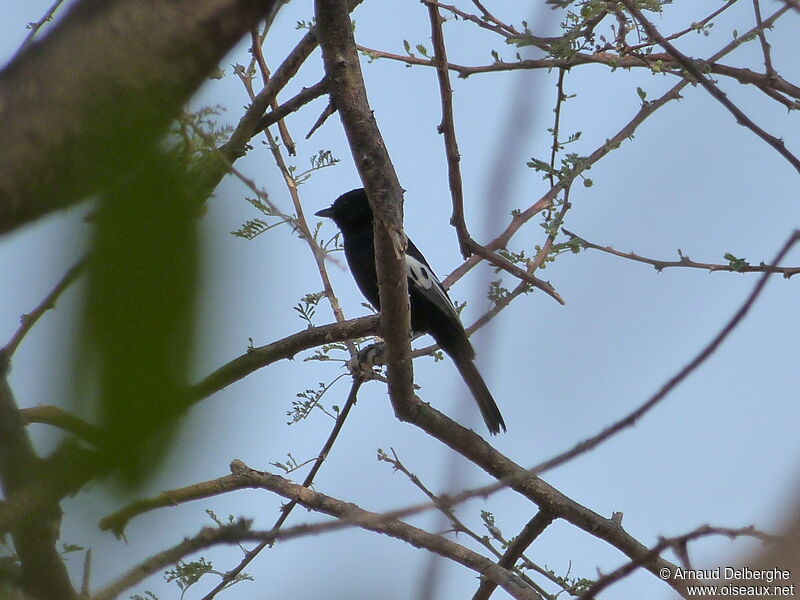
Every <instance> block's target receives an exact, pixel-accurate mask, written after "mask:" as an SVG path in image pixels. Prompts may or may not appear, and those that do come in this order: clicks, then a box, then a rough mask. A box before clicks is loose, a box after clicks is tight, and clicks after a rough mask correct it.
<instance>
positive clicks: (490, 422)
mask: <svg viewBox="0 0 800 600" xmlns="http://www.w3.org/2000/svg"><path fill="white" fill-rule="evenodd" d="M452 358H453V362H454V363H455V364H456V368H457V369H458V372H459V373H461V377H462V378H463V379H464V381H465V382H466V384H467V386H468V387H469V390H470V391H471V392H472V395H473V396H474V397H475V402H477V403H478V408H479V409H480V411H481V415H482V416H483V420H484V421H485V422H486V427H488V428H489V433H491V434H492V435H497V434H498V433H500V429H501V428H502V430H503V431H505V430H506V424H505V421H503V415H501V414H500V409H499V408H498V407H497V403H496V402H495V401H494V398H493V397H492V393H491V392H490V391H489V388H488V387H486V383H484V381H483V377H481V374H480V373H479V372H478V368H477V367H476V366H475V363H474V362H473V361H472V359H471V358H468V357H465V356H463V355H458V354H453V355H452Z"/></svg>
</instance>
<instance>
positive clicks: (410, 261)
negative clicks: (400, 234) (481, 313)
mask: <svg viewBox="0 0 800 600" xmlns="http://www.w3.org/2000/svg"><path fill="white" fill-rule="evenodd" d="M409 250H411V245H410V244H409ZM415 250H416V248H415ZM416 254H419V251H418V250H417V252H416ZM420 256H422V255H421V254H420ZM406 273H407V274H408V279H409V280H410V283H411V285H413V286H414V287H415V288H416V289H417V290H418V291H419V292H420V293H421V294H422V295H423V296H424V297H425V298H426V299H427V300H429V301H430V302H431V303H432V304H434V305H435V306H436V307H437V308H439V309H440V310H441V311H442V312H443V313H444V314H446V315H448V316H450V317H454V318H455V319H456V321H458V313H457V312H456V309H455V307H454V306H453V302H452V301H451V300H450V297H449V296H448V295H447V292H446V291H445V289H444V287H442V284H441V282H440V281H439V280H438V279H437V278H436V274H435V273H434V272H433V271H432V270H431V268H430V267H429V266H428V265H427V263H426V262H425V261H424V259H422V260H420V259H419V258H417V257H415V256H412V254H411V253H410V252H409V253H407V254H406Z"/></svg>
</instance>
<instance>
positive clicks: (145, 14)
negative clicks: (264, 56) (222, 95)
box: [0, 0, 277, 233]
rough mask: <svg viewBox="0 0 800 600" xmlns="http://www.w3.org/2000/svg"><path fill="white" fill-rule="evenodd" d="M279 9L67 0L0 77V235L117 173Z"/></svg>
mask: <svg viewBox="0 0 800 600" xmlns="http://www.w3.org/2000/svg"><path fill="white" fill-rule="evenodd" d="M276 6H277V5H276V2H275V1H274V0H267V1H262V0H209V1H208V2H203V3H197V2H195V1H194V0H176V1H175V2H170V3H164V2H161V1H160V0H141V1H140V2H122V1H116V0H115V1H109V2H96V1H94V0H82V1H81V2H78V3H77V4H75V5H74V6H73V7H72V8H71V10H70V11H69V12H68V13H67V14H66V15H65V16H64V17H63V18H62V19H61V20H60V21H59V22H58V23H57V24H56V25H55V26H54V27H53V28H52V29H51V30H50V31H49V32H48V35H47V36H45V37H44V38H43V39H42V40H40V41H38V42H37V43H34V44H32V45H31V46H29V47H28V48H26V49H25V50H23V51H22V52H21V53H20V54H19V55H18V56H17V57H15V59H14V61H13V62H12V63H11V64H10V65H8V66H7V67H6V68H5V69H4V70H3V71H2V72H0V97H2V98H3V102H2V107H1V108H0V118H1V119H2V122H3V123H4V131H3V140H4V143H3V144H2V145H0V233H3V232H7V231H11V230H12V229H15V228H17V227H19V226H20V225H23V224H25V223H28V222H30V221H32V220H34V219H37V218H38V217H41V216H42V215H45V214H47V213H49V212H52V211H53V210H56V209H59V208H63V207H66V206H69V205H71V204H74V203H76V202H78V201H80V200H82V199H83V198H85V197H86V196H89V195H91V194H93V193H97V192H99V191H102V190H103V189H106V188H107V187H108V186H110V185H112V184H114V183H115V182H118V181H122V180H124V179H125V178H126V177H127V176H128V174H129V173H130V172H131V170H132V169H135V168H137V166H138V165H139V164H140V157H141V156H142V153H143V152H146V151H147V150H149V149H150V148H152V147H153V145H154V144H155V142H156V140H157V139H158V137H159V136H160V135H161V134H162V133H163V131H164V130H165V128H166V127H167V125H168V123H169V121H170V120H171V119H173V118H174V117H175V115H176V114H178V112H179V110H180V108H181V107H182V106H183V105H184V104H185V103H186V101H187V100H188V99H189V97H190V96H191V95H192V94H193V93H194V92H195V90H196V89H197V88H198V87H199V86H200V84H201V83H202V82H203V80H204V79H205V77H206V76H207V75H208V73H209V72H210V71H211V70H212V69H213V68H214V67H215V66H216V65H217V63H218V62H219V61H220V59H221V58H222V57H223V56H224V55H225V54H226V53H227V52H228V50H230V49H231V48H232V47H233V45H234V44H235V43H236V42H237V41H238V40H239V39H240V38H241V37H242V36H243V35H244V34H245V33H247V31H248V30H249V29H250V28H252V27H253V26H254V25H255V24H256V23H257V22H258V20H259V19H261V18H263V17H265V16H266V15H267V14H268V13H269V12H270V11H271V10H273V9H274V8H275V7H276ZM109 23H114V24H115V25H114V26H113V27H109V25H108V24H109ZM98 55H101V56H103V60H101V61H98V60H96V57H97V56H98ZM176 56H180V57H181V59H180V60H176V59H175V57H176ZM75 65H80V66H81V68H79V69H76V68H75Z"/></svg>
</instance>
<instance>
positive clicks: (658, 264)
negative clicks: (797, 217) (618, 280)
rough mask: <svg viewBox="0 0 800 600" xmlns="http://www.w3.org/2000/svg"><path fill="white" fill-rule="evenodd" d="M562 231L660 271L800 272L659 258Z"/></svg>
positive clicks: (787, 274) (587, 244)
mask: <svg viewBox="0 0 800 600" xmlns="http://www.w3.org/2000/svg"><path fill="white" fill-rule="evenodd" d="M562 231H563V232H564V233H565V234H567V235H568V236H570V237H571V238H573V239H575V240H578V241H579V242H580V245H581V246H582V247H583V248H589V249H592V250H599V251H600V252H605V253H606V254H611V255H613V256H619V257H620V258H627V259H628V260H633V261H636V262H640V263H645V264H648V265H652V266H653V267H654V268H655V269H656V271H659V272H660V271H663V270H664V269H669V268H671V267H686V268H690V269H703V270H704V271H709V272H711V273H713V272H715V271H728V272H731V273H779V274H781V275H783V276H784V278H786V279H789V278H790V277H792V276H793V275H797V274H798V273H800V267H778V266H775V265H767V264H764V263H763V262H762V263H760V264H758V265H751V264H749V263H743V264H739V263H734V262H731V263H729V264H727V265H723V264H715V263H700V262H695V261H693V260H692V259H691V258H689V257H688V256H684V255H683V254H681V255H680V259H679V260H658V259H655V258H647V257H646V256H641V255H639V254H636V253H635V252H622V251H620V250H615V249H614V248H612V247H611V246H601V245H599V244H595V243H594V242H590V241H588V240H586V239H584V238H582V237H581V236H579V235H577V234H575V233H573V232H571V231H569V230H567V229H562Z"/></svg>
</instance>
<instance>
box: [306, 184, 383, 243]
mask: <svg viewBox="0 0 800 600" xmlns="http://www.w3.org/2000/svg"><path fill="white" fill-rule="evenodd" d="M315 214H316V215H317V216H318V217H327V218H329V219H331V220H333V222H334V223H336V224H337V225H338V226H339V229H341V230H342V232H343V233H347V232H348V231H352V230H355V229H359V228H361V227H369V228H370V229H371V228H372V208H370V206H369V200H367V193H366V192H365V191H364V189H363V188H358V189H355V190H350V191H349V192H347V193H346V194H342V195H341V196H339V197H338V198H337V199H336V200H335V201H334V203H333V204H331V205H330V206H329V207H328V208H324V209H322V210H320V211H318V212H317V213H315Z"/></svg>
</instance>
